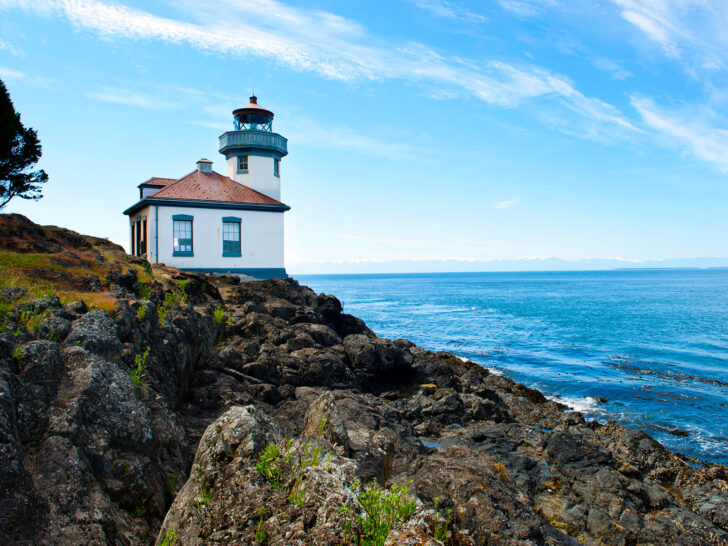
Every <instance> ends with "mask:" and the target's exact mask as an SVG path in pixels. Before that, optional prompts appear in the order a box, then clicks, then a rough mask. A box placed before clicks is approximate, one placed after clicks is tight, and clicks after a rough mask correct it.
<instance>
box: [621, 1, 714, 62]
mask: <svg viewBox="0 0 728 546" xmlns="http://www.w3.org/2000/svg"><path fill="white" fill-rule="evenodd" d="M612 2H613V3H614V4H616V5H617V6H618V7H619V8H620V9H621V15H622V17H623V18H624V19H625V20H626V21H628V22H629V23H631V24H633V25H634V26H636V27H637V28H639V29H640V30H641V31H642V32H643V33H644V35H645V36H646V37H647V38H648V39H649V40H651V41H653V42H655V43H657V44H658V45H659V46H660V48H661V49H662V50H663V51H664V53H665V55H666V56H667V57H669V58H671V59H675V60H681V61H683V62H685V63H686V64H687V65H688V68H689V69H690V70H696V69H697V70H701V69H707V70H716V69H722V68H725V66H726V51H727V50H726V47H728V10H727V9H726V6H725V3H724V2H722V1H717V2H710V1H708V0H612Z"/></svg>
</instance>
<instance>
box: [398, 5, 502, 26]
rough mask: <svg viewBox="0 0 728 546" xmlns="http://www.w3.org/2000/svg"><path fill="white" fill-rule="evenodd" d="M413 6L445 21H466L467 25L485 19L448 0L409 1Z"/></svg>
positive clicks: (481, 21) (484, 20) (482, 21)
mask: <svg viewBox="0 0 728 546" xmlns="http://www.w3.org/2000/svg"><path fill="white" fill-rule="evenodd" d="M410 1H411V2H412V3H413V4H414V5H416V6H417V7H419V8H422V9H424V10H426V11H429V12H430V13H432V14H433V15H436V16H438V17H443V18H445V19H455V20H458V21H466V22H469V23H484V22H486V21H487V20H488V18H487V17H485V16H484V15H481V14H479V13H475V12H473V11H470V10H468V9H467V8H464V7H462V6H460V5H458V4H457V3H455V2H450V1H448V0H410Z"/></svg>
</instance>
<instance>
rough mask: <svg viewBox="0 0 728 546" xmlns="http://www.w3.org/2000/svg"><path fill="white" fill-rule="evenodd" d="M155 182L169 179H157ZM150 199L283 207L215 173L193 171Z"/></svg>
mask: <svg viewBox="0 0 728 546" xmlns="http://www.w3.org/2000/svg"><path fill="white" fill-rule="evenodd" d="M153 180H168V179H157V178H155V179H153ZM148 183H149V182H148ZM148 197H149V198H151V199H193V200H195V201H224V202H229V203H255V204H259V205H283V203H281V202H280V201H276V200H275V199H273V198H271V197H268V196H267V195H264V194H262V193H260V192H258V191H255V190H254V189H251V188H249V187H247V186H243V185H242V184H239V183H238V182H235V180H233V179H231V178H228V177H227V176H223V175H221V174H219V173H216V172H214V171H213V172H209V173H203V172H200V171H193V172H191V173H190V174H188V175H187V176H183V177H182V178H180V179H179V180H176V181H173V182H172V183H167V184H166V185H165V186H164V187H163V188H162V189H160V190H159V191H157V192H154V193H153V194H151V195H149V196H148Z"/></svg>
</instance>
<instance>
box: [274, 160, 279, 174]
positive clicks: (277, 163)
mask: <svg viewBox="0 0 728 546" xmlns="http://www.w3.org/2000/svg"><path fill="white" fill-rule="evenodd" d="M280 175H281V160H280V159H274V160H273V176H280Z"/></svg>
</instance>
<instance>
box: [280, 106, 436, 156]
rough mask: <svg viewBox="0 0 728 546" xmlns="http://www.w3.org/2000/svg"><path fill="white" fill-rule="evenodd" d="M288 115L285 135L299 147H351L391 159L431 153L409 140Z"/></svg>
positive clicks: (350, 148) (343, 148) (344, 148)
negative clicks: (386, 137) (404, 140)
mask: <svg viewBox="0 0 728 546" xmlns="http://www.w3.org/2000/svg"><path fill="white" fill-rule="evenodd" d="M287 118H288V121H289V125H290V128H289V129H287V130H286V135H288V137H289V138H290V139H292V140H295V141H297V142H299V143H300V144H299V145H300V146H309V147H315V148H335V149H341V150H349V151H352V152H357V153H364V154H367V155H378V156H382V157H387V158H390V159H401V158H417V157H423V156H427V155H428V154H431V153H432V152H431V151H430V150H428V149H427V148H426V147H424V146H421V145H418V146H416V147H415V146H412V145H411V144H410V143H409V141H407V142H403V141H397V140H392V139H382V138H379V137H375V136H371V135H367V134H364V133H361V132H359V131H356V130H354V129H351V128H350V127H346V126H343V125H335V124H322V123H320V122H318V121H316V120H315V119H313V118H310V117H307V116H298V115H295V114H289V115H288V116H287ZM300 128H305V132H300Z"/></svg>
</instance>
